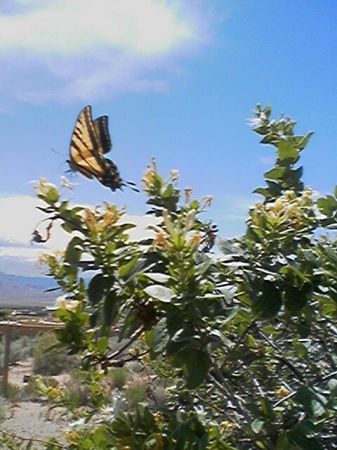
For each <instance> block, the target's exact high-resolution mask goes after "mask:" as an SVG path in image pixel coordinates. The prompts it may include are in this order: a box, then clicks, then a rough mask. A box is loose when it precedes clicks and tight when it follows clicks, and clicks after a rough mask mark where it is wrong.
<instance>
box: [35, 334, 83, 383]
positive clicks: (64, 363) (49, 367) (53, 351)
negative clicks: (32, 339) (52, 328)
mask: <svg viewBox="0 0 337 450" xmlns="http://www.w3.org/2000/svg"><path fill="white" fill-rule="evenodd" d="M57 344H58V341H57V339H56V336H55V334H54V333H53V332H50V333H45V334H41V335H39V336H38V337H37V339H36V345H35V348H34V351H33V370H34V373H35V374H40V375H58V374H59V373H61V372H62V371H64V370H67V369H69V368H71V367H73V366H74V365H75V364H76V363H77V361H76V357H75V356H73V355H72V356H70V355H68V354H67V351H66V349H65V348H62V347H59V346H57Z"/></svg>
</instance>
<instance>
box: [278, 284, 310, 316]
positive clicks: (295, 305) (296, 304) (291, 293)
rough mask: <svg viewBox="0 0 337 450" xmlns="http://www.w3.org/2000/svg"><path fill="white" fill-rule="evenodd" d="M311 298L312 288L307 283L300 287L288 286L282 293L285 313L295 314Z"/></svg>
mask: <svg viewBox="0 0 337 450" xmlns="http://www.w3.org/2000/svg"><path fill="white" fill-rule="evenodd" d="M311 296H312V286H311V284H309V283H306V284H304V285H303V286H302V287H295V286H288V287H287V288H286V289H285V291H284V305H285V307H286V309H287V311H289V312H291V313H295V312H297V311H299V310H300V309H302V308H304V306H305V305H306V304H307V303H308V301H309V300H310V299H311Z"/></svg>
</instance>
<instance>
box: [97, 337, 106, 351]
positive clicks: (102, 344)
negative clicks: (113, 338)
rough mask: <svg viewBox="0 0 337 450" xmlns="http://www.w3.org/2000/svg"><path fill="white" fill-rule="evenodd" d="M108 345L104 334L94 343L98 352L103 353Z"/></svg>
mask: <svg viewBox="0 0 337 450" xmlns="http://www.w3.org/2000/svg"><path fill="white" fill-rule="evenodd" d="M108 347H109V340H108V338H107V337H106V336H102V337H101V338H99V339H98V341H97V343H96V348H97V350H98V351H99V352H100V353H105V352H106V351H107V349H108Z"/></svg>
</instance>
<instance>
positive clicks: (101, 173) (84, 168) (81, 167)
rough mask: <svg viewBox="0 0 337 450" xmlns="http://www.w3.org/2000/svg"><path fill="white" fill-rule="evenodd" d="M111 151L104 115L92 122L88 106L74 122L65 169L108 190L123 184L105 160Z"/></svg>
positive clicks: (110, 162)
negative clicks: (67, 165) (98, 183)
mask: <svg viewBox="0 0 337 450" xmlns="http://www.w3.org/2000/svg"><path fill="white" fill-rule="evenodd" d="M111 148H112V143H111V138H110V133H109V127H108V116H100V117H98V118H97V119H95V120H93V119H92V112H91V106H90V105H87V106H85V107H84V108H83V109H82V111H81V112H80V114H79V115H78V118H77V120H76V123H75V127H74V130H73V134H72V137H71V141H70V151H69V161H68V163H69V166H70V168H71V170H73V171H76V172H80V173H81V174H82V175H84V176H85V177H87V178H89V179H93V178H96V179H97V180H98V181H99V182H100V183H102V184H103V185H104V186H106V187H109V188H110V189H111V190H112V191H115V190H117V189H122V186H123V185H124V184H125V183H124V182H123V180H122V178H121V176H120V174H119V171H118V168H117V166H116V164H115V163H114V162H112V161H111V160H110V159H108V158H105V156H104V155H105V154H106V153H108V152H109V151H110V150H111Z"/></svg>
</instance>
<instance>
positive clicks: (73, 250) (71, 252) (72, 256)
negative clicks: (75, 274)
mask: <svg viewBox="0 0 337 450" xmlns="http://www.w3.org/2000/svg"><path fill="white" fill-rule="evenodd" d="M82 251H83V240H82V239H81V238H80V237H78V236H75V237H73V238H72V239H71V241H70V242H69V244H68V245H67V249H66V253H65V257H64V260H65V262H68V263H69V264H71V265H74V266H75V265H77V264H78V262H79V261H80V259H81V256H82Z"/></svg>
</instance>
